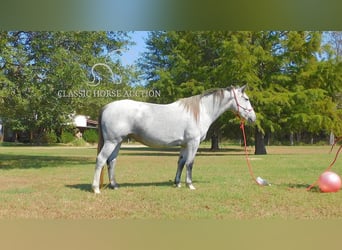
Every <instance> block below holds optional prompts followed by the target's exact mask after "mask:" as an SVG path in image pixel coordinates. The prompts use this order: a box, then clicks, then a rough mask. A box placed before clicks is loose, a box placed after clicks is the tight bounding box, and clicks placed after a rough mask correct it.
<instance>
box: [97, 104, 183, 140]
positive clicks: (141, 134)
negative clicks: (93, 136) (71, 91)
mask: <svg viewBox="0 0 342 250" xmlns="http://www.w3.org/2000/svg"><path fill="white" fill-rule="evenodd" d="M182 111H183V110H182V109H181V108H180V106H179V105H178V104H176V103H171V104H153V103H145V102H138V101H133V100H120V101H115V102H112V103H109V104H107V105H106V106H105V107H104V109H103V113H102V121H101V126H102V129H103V130H105V131H106V132H107V135H108V136H109V137H108V138H109V139H111V138H117V137H121V138H122V137H126V136H130V137H132V138H134V139H136V140H138V141H140V142H142V143H144V144H147V145H152V146H159V145H160V146H168V145H180V144H182V143H183V141H184V136H185V130H186V129H187V128H188V126H189V118H188V117H189V115H186V113H185V112H182ZM106 132H105V133H106Z"/></svg>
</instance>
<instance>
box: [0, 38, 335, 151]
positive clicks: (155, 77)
mask: <svg viewBox="0 0 342 250" xmlns="http://www.w3.org/2000/svg"><path fill="white" fill-rule="evenodd" d="M341 41H342V38H341V32H324V33H323V32H317V31H153V32H149V36H148V38H147V41H146V44H147V51H146V52H145V53H144V54H143V55H142V56H141V57H140V60H139V62H138V64H137V65H136V66H135V67H124V66H123V65H122V63H121V61H120V60H119V57H120V54H121V53H122V50H123V49H129V47H130V45H132V43H133V41H132V39H131V38H130V33H129V32H21V31H13V32H0V86H1V88H0V117H1V118H2V120H3V121H4V122H5V124H6V126H10V127H11V128H12V130H13V131H30V135H31V136H30V139H32V140H33V139H34V138H39V136H41V135H43V134H44V133H46V131H49V132H51V131H52V132H54V133H56V134H57V135H58V136H60V134H61V133H62V132H61V131H62V130H63V127H65V125H66V124H69V123H70V115H71V114H73V113H81V114H86V115H89V116H91V117H92V119H96V118H97V115H98V112H99V110H100V108H101V107H102V106H103V105H104V104H105V103H108V102H110V101H111V100H113V99H117V98H120V97H118V96H107V98H105V97H103V98H99V96H91V98H85V97H84V98H82V96H81V94H82V93H86V94H89V95H90V94H93V93H94V92H85V91H89V90H91V91H93V90H95V88H96V90H97V91H99V90H102V91H104V92H103V93H106V91H107V92H108V90H109V89H111V90H113V88H115V91H117V93H125V92H127V91H133V92H134V91H135V92H136V91H144V90H146V89H148V90H155V91H159V92H158V93H160V94H159V95H158V96H149V95H145V96H131V97H130V98H133V99H139V100H143V101H151V102H156V103H168V102H172V101H175V100H176V99H179V98H182V97H187V96H191V95H196V94H200V93H202V92H203V91H204V90H207V89H211V88H221V87H227V86H230V85H243V84H248V90H247V91H248V95H249V96H250V99H251V102H252V104H253V106H254V108H255V111H256V113H257V118H258V119H257V123H256V124H255V125H253V126H249V127H248V131H249V138H253V139H254V143H255V145H256V153H260V154H262V153H266V148H265V144H267V143H268V142H272V141H273V142H274V141H280V142H284V141H287V142H289V143H295V142H299V141H303V140H308V138H309V139H310V141H312V140H313V139H315V138H317V139H321V138H326V137H327V136H328V135H329V134H330V133H334V134H336V135H340V134H341V132H342V131H341V130H342V123H341V109H340V108H341V106H342V105H341V84H342V62H341V51H342V49H341V48H342V45H341ZM97 63H103V64H106V65H108V66H109V68H110V69H111V71H109V70H108V69H107V68H106V67H97V68H96V70H94V68H93V66H94V65H95V64H97ZM113 75H114V76H115V77H114V78H115V79H113ZM142 79H143V80H144V82H145V84H144V85H141V84H138V83H139V80H142ZM113 82H115V84H114V85H113ZM96 83H101V84H98V85H96ZM92 84H93V85H92ZM95 85H96V86H95ZM113 86H115V87H113ZM58 91H60V92H59V93H63V94H64V97H61V96H59V95H58ZM61 91H62V92H61ZM82 91H83V92H82ZM118 91H119V92H118ZM68 93H74V94H77V95H78V96H77V98H67V96H66V95H67V94H68ZM99 93H100V92H99ZM88 97H89V96H88ZM237 124H238V121H237V120H236V119H235V117H234V115H233V114H231V113H229V112H228V113H226V114H224V115H223V116H222V117H220V118H219V119H218V120H217V121H216V122H215V123H214V124H213V126H212V127H211V128H210V130H209V132H208V138H212V139H213V142H214V141H215V140H214V139H215V138H216V139H217V138H238V137H239V135H240V131H239V128H238V126H237ZM216 142H217V140H216ZM216 146H218V145H216Z"/></svg>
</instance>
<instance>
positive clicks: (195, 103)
mask: <svg viewBox="0 0 342 250" xmlns="http://www.w3.org/2000/svg"><path fill="white" fill-rule="evenodd" d="M231 89H232V88H231V87H228V88H219V89H210V90H207V91H205V92H204V93H203V94H200V95H195V96H190V97H187V98H182V99H180V100H178V102H179V103H180V104H181V105H182V106H183V107H184V109H185V110H186V111H188V112H190V113H192V114H193V116H194V118H195V121H196V122H198V120H199V116H200V111H201V110H200V102H201V99H202V98H203V97H206V96H210V95H213V97H214V98H213V102H215V101H216V100H219V102H221V101H222V99H223V97H224V91H225V90H228V91H229V90H231Z"/></svg>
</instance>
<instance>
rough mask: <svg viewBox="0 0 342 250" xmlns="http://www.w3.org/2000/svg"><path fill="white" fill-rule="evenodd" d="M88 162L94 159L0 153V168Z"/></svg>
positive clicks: (39, 166) (69, 164) (34, 167)
mask: <svg viewBox="0 0 342 250" xmlns="http://www.w3.org/2000/svg"><path fill="white" fill-rule="evenodd" d="M89 163H94V160H90V159H89V158H86V157H84V158H83V157H66V156H36V155H32V156H30V155H13V154H0V170H10V169H32V168H33V169H39V168H44V167H71V166H74V165H80V164H89Z"/></svg>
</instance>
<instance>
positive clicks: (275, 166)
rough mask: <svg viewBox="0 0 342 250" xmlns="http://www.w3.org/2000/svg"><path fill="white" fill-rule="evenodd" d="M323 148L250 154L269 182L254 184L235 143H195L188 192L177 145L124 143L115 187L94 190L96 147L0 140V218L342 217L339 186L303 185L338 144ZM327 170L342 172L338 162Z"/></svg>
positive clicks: (270, 149)
mask: <svg viewBox="0 0 342 250" xmlns="http://www.w3.org/2000/svg"><path fill="white" fill-rule="evenodd" d="M329 149H330V148H329V147H328V146H296V147H280V146H276V147H268V148H267V150H268V155H263V156H255V155H250V158H251V164H252V167H253V170H254V173H255V175H256V176H261V177H262V178H264V179H267V180H268V181H269V182H270V183H271V184H272V186H269V187H259V186H257V185H256V184H255V183H254V182H253V181H252V179H251V177H250V176H249V172H248V168H247V164H246V160H245V157H244V152H243V149H242V148H241V147H237V146H227V147H226V148H225V149H224V150H221V151H220V152H210V151H209V150H207V149H205V148H201V149H200V150H199V152H198V153H197V156H196V158H195V165H194V170H193V181H194V185H195V187H196V188H197V189H196V190H195V191H191V190H189V189H187V188H185V185H184V184H183V186H182V188H174V187H173V178H174V175H175V172H176V163H177V159H178V149H171V150H156V149H150V148H136V147H126V148H123V149H121V151H120V155H119V158H118V164H117V168H116V179H117V181H118V183H119V184H120V188H119V189H118V190H111V189H104V190H102V193H101V195H94V194H93V193H92V192H91V182H92V178H93V174H94V164H95V158H96V149H95V147H61V146H57V147H28V146H0V218H40V219H56V218H61V219H81V218H82V219H89V218H96V219H104V218H113V219H114V218H157V219H176V218H177V219H268V218H286V219H327V218H334V219H335V218H342V206H341V204H342V192H337V193H320V192H319V190H318V189H317V188H316V189H313V190H311V191H310V192H308V191H306V187H307V186H309V185H310V184H311V183H313V182H314V181H315V180H316V179H317V178H318V176H319V174H320V173H321V172H322V171H323V170H324V169H325V168H326V167H327V166H328V165H329V164H330V162H331V161H332V159H333V158H334V153H335V152H336V150H337V148H336V149H335V150H334V152H333V153H332V154H329ZM332 170H333V171H335V172H337V173H338V174H339V175H342V168H341V163H340V161H339V160H337V162H336V164H335V166H334V167H333V169H332ZM184 177H185V171H184V172H183V176H182V180H183V182H184Z"/></svg>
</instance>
